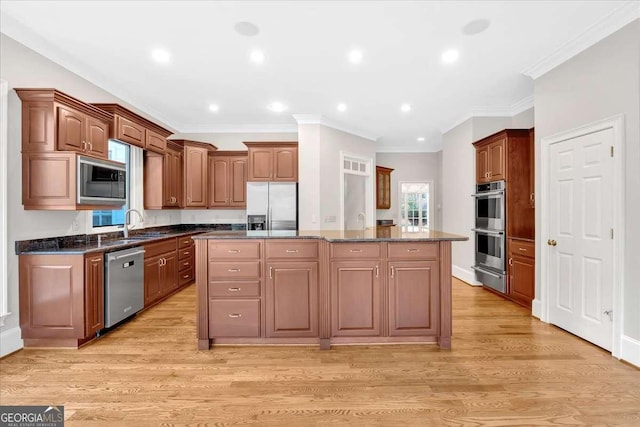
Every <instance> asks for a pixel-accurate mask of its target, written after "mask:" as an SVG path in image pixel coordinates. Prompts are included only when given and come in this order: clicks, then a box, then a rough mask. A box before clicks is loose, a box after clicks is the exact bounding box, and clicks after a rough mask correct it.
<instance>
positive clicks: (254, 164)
mask: <svg viewBox="0 0 640 427" xmlns="http://www.w3.org/2000/svg"><path fill="white" fill-rule="evenodd" d="M272 173H273V148H260V147H255V148H254V147H250V148H249V178H248V180H249V181H271V175H272Z"/></svg>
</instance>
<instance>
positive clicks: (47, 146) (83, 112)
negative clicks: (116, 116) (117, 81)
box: [16, 89, 113, 159]
mask: <svg viewBox="0 0 640 427" xmlns="http://www.w3.org/2000/svg"><path fill="white" fill-rule="evenodd" d="M16 93H17V94H18V96H19V97H20V99H21V100H22V152H23V153H36V152H40V153H42V152H53V151H76V152H80V153H83V154H85V155H88V156H93V157H97V158H102V159H106V158H107V154H108V152H107V141H108V138H109V131H110V126H109V124H110V123H111V121H112V120H113V116H112V115H111V114H110V113H108V112H106V111H103V110H100V109H99V108H96V107H94V106H92V105H90V104H86V103H84V102H82V101H79V100H77V99H75V98H72V97H70V96H69V95H66V94H64V93H62V92H59V91H57V90H55V89H16Z"/></svg>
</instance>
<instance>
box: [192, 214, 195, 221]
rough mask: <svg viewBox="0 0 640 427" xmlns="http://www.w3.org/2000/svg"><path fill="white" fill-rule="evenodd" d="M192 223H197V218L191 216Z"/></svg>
mask: <svg viewBox="0 0 640 427" xmlns="http://www.w3.org/2000/svg"><path fill="white" fill-rule="evenodd" d="M191 222H196V216H195V215H193V214H192V215H191Z"/></svg>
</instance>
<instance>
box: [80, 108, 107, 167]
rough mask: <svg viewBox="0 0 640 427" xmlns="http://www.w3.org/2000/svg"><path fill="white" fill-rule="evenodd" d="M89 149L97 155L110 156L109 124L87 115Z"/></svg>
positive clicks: (93, 154) (104, 157)
mask: <svg viewBox="0 0 640 427" xmlns="http://www.w3.org/2000/svg"><path fill="white" fill-rule="evenodd" d="M86 138H87V140H86V142H87V144H88V147H87V150H88V152H89V153H90V154H91V155H92V156H95V157H101V158H103V159H106V158H108V156H109V142H108V141H109V124H108V123H105V122H102V121H100V120H97V119H94V118H93V117H88V116H87V136H86Z"/></svg>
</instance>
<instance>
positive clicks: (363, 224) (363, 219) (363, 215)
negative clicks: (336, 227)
mask: <svg viewBox="0 0 640 427" xmlns="http://www.w3.org/2000/svg"><path fill="white" fill-rule="evenodd" d="M360 217H362V231H365V230H366V229H367V215H366V214H365V213H364V212H360V213H359V214H358V222H360Z"/></svg>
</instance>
